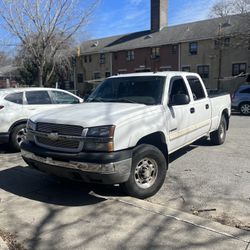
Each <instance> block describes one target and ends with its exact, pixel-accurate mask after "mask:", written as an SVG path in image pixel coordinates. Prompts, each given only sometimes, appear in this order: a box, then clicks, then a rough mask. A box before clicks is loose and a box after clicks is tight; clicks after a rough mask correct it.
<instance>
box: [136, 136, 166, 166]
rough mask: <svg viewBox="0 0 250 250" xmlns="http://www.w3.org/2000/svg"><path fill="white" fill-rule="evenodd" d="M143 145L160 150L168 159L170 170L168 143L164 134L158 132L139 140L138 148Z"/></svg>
mask: <svg viewBox="0 0 250 250" xmlns="http://www.w3.org/2000/svg"><path fill="white" fill-rule="evenodd" d="M141 144H149V145H152V146H155V147H156V148H158V149H159V150H160V151H161V152H162V154H163V155H164V157H165V159H166V163H167V164H166V165H167V168H168V163H169V157H168V145H167V143H166V138H165V135H164V133H163V132H161V131H158V132H154V133H152V134H148V135H145V136H143V137H142V138H140V139H139V140H138V142H137V143H136V146H139V145H141Z"/></svg>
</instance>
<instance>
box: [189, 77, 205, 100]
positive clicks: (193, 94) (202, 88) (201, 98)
mask: <svg viewBox="0 0 250 250" xmlns="http://www.w3.org/2000/svg"><path fill="white" fill-rule="evenodd" d="M194 78H195V79H197V80H198V82H199V84H200V87H201V88H200V89H201V90H202V92H203V97H200V98H194V97H197V95H196V94H195V93H194V91H193V88H192V85H191V84H190V82H189V81H190V80H192V79H194ZM186 79H187V82H188V85H189V87H190V90H191V93H192V97H193V100H194V101H200V100H203V99H205V98H207V95H206V91H205V89H204V86H203V84H202V82H201V81H200V79H199V77H197V76H195V75H188V76H186Z"/></svg>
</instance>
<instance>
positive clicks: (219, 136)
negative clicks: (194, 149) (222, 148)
mask: <svg viewBox="0 0 250 250" xmlns="http://www.w3.org/2000/svg"><path fill="white" fill-rule="evenodd" d="M226 127H227V122H226V118H225V116H224V115H223V116H222V117H221V120H220V125H219V128H218V129H217V130H216V131H214V132H212V133H211V134H210V139H211V141H212V143H213V144H215V145H221V144H223V143H224V142H225V140H226V131H227V129H226Z"/></svg>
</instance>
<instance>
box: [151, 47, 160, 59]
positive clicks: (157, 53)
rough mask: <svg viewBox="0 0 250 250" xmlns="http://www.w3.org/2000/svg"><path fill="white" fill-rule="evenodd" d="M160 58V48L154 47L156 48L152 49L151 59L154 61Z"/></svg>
mask: <svg viewBox="0 0 250 250" xmlns="http://www.w3.org/2000/svg"><path fill="white" fill-rule="evenodd" d="M159 57H160V48H159V47H156V48H152V50H151V58H152V59H155V58H159Z"/></svg>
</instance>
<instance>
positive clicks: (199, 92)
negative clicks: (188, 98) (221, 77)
mask: <svg viewBox="0 0 250 250" xmlns="http://www.w3.org/2000/svg"><path fill="white" fill-rule="evenodd" d="M187 80H188V83H189V86H190V88H191V91H192V94H193V99H194V101H197V100H201V99H204V98H206V94H205V91H204V88H203V86H202V83H201V81H200V80H199V78H198V77H196V76H187Z"/></svg>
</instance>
